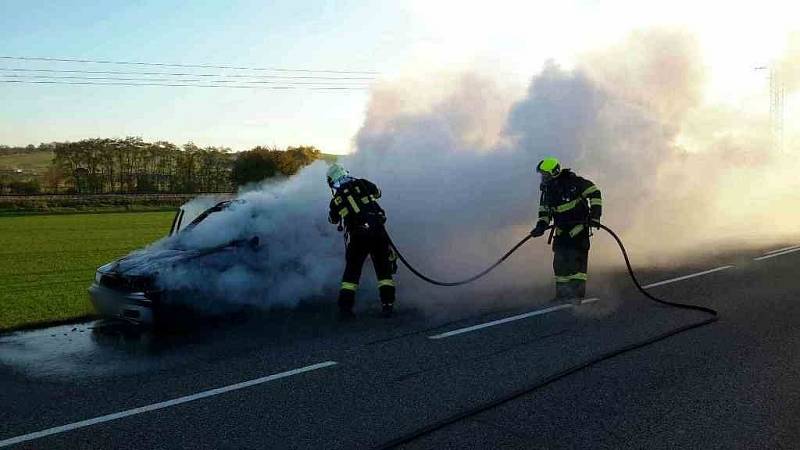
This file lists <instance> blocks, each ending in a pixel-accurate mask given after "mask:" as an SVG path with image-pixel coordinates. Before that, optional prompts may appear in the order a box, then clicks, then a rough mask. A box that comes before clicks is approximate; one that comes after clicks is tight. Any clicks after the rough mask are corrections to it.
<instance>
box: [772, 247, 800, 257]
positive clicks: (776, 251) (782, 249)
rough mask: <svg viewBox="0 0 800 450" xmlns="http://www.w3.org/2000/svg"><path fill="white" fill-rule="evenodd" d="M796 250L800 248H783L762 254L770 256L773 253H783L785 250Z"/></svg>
mask: <svg viewBox="0 0 800 450" xmlns="http://www.w3.org/2000/svg"><path fill="white" fill-rule="evenodd" d="M796 248H800V245H791V246H789V247H783V248H779V249H775V250H770V251H768V252H764V255H771V254H773V253H780V252H785V251H786V250H794V249H796Z"/></svg>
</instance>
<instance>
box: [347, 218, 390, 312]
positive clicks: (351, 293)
mask: <svg viewBox="0 0 800 450" xmlns="http://www.w3.org/2000/svg"><path fill="white" fill-rule="evenodd" d="M393 255H394V253H393V252H392V250H391V247H390V245H389V238H388V236H387V234H386V230H385V229H384V228H383V226H375V227H372V228H371V229H367V230H357V231H352V232H350V234H349V239H348V242H347V250H346V252H345V258H346V265H345V268H344V274H343V275H342V285H341V289H340V290H339V307H340V308H342V309H346V310H350V309H352V308H353V305H354V304H355V299H356V291H357V290H358V282H359V280H360V279H361V270H362V268H363V266H364V261H365V260H366V259H367V256H369V257H370V258H371V259H372V265H373V267H374V268H375V275H376V276H377V278H378V293H379V295H380V299H381V303H383V304H392V303H394V300H395V283H394V280H393V279H392V274H393V273H394V267H395V265H394V264H395V263H394V256H393Z"/></svg>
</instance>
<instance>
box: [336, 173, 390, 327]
mask: <svg viewBox="0 0 800 450" xmlns="http://www.w3.org/2000/svg"><path fill="white" fill-rule="evenodd" d="M327 178H328V186H330V188H331V192H332V194H333V198H332V199H331V203H330V211H329V213H328V220H329V221H330V222H331V223H332V224H335V225H338V226H339V231H342V230H344V232H345V242H346V252H345V258H346V265H345V269H344V274H343V275H342V284H341V287H340V289H339V315H340V318H342V319H348V318H352V317H354V314H353V305H354V304H355V300H356V291H357V290H358V281H359V279H360V278H361V269H362V267H363V265H364V260H365V259H366V258H367V256H368V255H369V256H370V258H371V259H372V265H373V266H374V267H375V275H376V276H377V278H378V293H379V295H380V300H381V308H382V312H383V315H384V316H390V315H391V314H392V311H393V308H394V301H395V283H394V280H393V279H392V274H393V273H394V272H395V271H396V264H395V258H394V252H393V251H392V249H391V247H390V245H389V238H388V235H387V234H386V230H385V229H384V226H383V224H384V223H385V222H386V214H385V213H384V211H383V209H382V208H381V207H380V205H379V204H378V202H377V200H378V199H379V198H380V197H381V191H380V189H378V187H377V186H375V185H374V184H373V183H371V182H369V181H367V180H364V179H359V178H354V177H351V176H350V173H349V172H348V171H347V170H346V169H345V168H344V167H342V166H341V165H339V164H333V165H332V166H330V168H328V173H327Z"/></svg>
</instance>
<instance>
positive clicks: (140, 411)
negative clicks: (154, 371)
mask: <svg viewBox="0 0 800 450" xmlns="http://www.w3.org/2000/svg"><path fill="white" fill-rule="evenodd" d="M336 364H337V363H336V362H335V361H325V362H321V363H319V364H312V365H310V366H306V367H301V368H299V369H294V370H289V371H287V372H281V373H276V374H273V375H269V376H266V377H261V378H256V379H254V380H249V381H243V382H241V383H236V384H231V385H229V386H223V387H219V388H216V389H211V390H208V391H203V392H198V393H197V394H192V395H187V396H185V397H179V398H175V399H172V400H167V401H165V402H160V403H153V404H152V405H147V406H142V407H139V408H134V409H129V410H127V411H121V412H117V413H113V414H108V415H105V416H100V417H95V418H93V419H88V420H82V421H80V422H75V423H70V424H67V425H62V426H60V427H54V428H48V429H46V430H42V431H37V432H35V433H29V434H24V435H22V436H17V437H13V438H10V439H5V440H2V441H0V447H8V446H10V445H15V444H19V443H22V442H28V441H32V440H35V439H40V438H43V437H46V436H52V435H54V434H59V433H64V432H67V431H72V430H77V429H79V428H85V427H89V426H92V425H96V424H98V423H104V422H111V421H112V420H117V419H122V418H125V417H130V416H135V415H137V414H143V413H146V412H150V411H156V410H159V409H164V408H169V407H171V406H176V405H180V404H183V403H188V402H191V401H194V400H200V399H202V398H207V397H213V396H215V395H220V394H224V393H226V392H231V391H236V390H239V389H244V388H247V387H250V386H255V385H257V384H263V383H267V382H270V381H275V380H279V379H281V378H287V377H291V376H293V375H299V374H301V373H305V372H311V371H312V370H318V369H323V368H325V367H331V366H335V365H336Z"/></svg>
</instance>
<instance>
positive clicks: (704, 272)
mask: <svg viewBox="0 0 800 450" xmlns="http://www.w3.org/2000/svg"><path fill="white" fill-rule="evenodd" d="M733 267H736V266H732V265H728V266H721V267H717V268H714V269H709V270H704V271H702V272H697V273H691V274H689V275H684V276H682V277H677V278H670V279H669V280H664V281H659V282H657V283H651V284H647V285H645V286H642V287H643V288H645V289H648V288H651V287H656V286H661V285H664V284H670V283H674V282H676V281H682V280H688V279H689V278H694V277H701V276H703V275H708V274H710V273H714V272H719V271H722V270H728V269H730V268H733Z"/></svg>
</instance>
